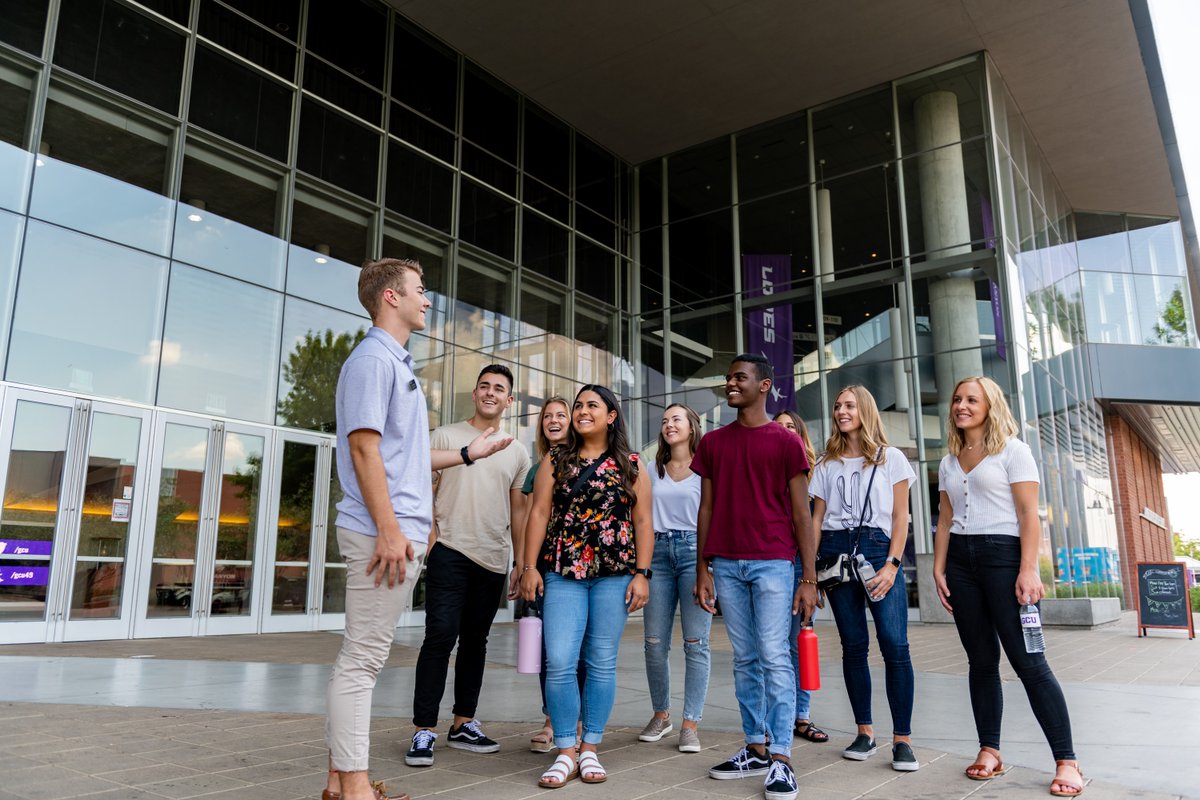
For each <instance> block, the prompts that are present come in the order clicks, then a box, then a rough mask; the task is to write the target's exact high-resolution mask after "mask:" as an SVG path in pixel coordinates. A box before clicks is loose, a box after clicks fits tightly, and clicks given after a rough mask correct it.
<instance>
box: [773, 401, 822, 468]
mask: <svg viewBox="0 0 1200 800" xmlns="http://www.w3.org/2000/svg"><path fill="white" fill-rule="evenodd" d="M780 417H787V418H788V419H790V420H791V421H792V424H793V425H795V426H796V434H797V435H798V436H799V437H800V441H802V442H804V456H805V458H807V459H808V468H809V469H812V468H813V467H815V466H816V465H817V451H816V450H814V449H813V443H812V438H811V437H810V436H809V435H808V426H807V425H805V424H804V419H803V418H802V417H801V416H800V415H799V414H797V413H796V412H795V411H792V410H791V409H787V408H785V409H784V410H783V411H780V412H779V413H778V414H776V415H775V416H774V417H773V418H772V419H773V421H775V422H778V421H779V418H780Z"/></svg>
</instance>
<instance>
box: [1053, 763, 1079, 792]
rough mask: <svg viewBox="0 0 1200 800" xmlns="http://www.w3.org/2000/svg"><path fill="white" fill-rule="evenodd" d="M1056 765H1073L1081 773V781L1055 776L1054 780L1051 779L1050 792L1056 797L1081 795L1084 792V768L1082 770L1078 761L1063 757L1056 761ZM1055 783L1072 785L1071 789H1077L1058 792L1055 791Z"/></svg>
mask: <svg viewBox="0 0 1200 800" xmlns="http://www.w3.org/2000/svg"><path fill="white" fill-rule="evenodd" d="M1054 766H1056V767H1071V768H1072V769H1074V770H1075V771H1076V772H1078V773H1079V783H1076V782H1075V781H1064V780H1060V779H1058V778H1055V779H1054V780H1052V781H1050V794H1052V795H1054V796H1055V797H1078V796H1079V795H1081V794H1083V770H1081V769H1080V768H1079V762H1078V761H1072V760H1071V759H1063V760H1061V761H1055V762H1054ZM1055 784H1057V785H1059V786H1067V787H1070V788H1071V789H1074V790H1075V791H1073V792H1056V791H1054V786H1055Z"/></svg>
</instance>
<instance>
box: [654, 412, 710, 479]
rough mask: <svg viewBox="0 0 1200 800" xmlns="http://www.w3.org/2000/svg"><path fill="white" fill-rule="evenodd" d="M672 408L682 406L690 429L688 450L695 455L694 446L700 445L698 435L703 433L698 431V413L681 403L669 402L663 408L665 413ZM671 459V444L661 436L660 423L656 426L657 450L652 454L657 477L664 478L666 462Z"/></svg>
mask: <svg viewBox="0 0 1200 800" xmlns="http://www.w3.org/2000/svg"><path fill="white" fill-rule="evenodd" d="M672 408H682V409H683V413H684V416H686V417H687V421H688V426H689V427H690V428H691V429H692V430H691V432H690V433H689V434H688V452H689V453H691V454H692V455H696V448H697V447H699V446H700V437H701V436H703V435H704V434H703V433H701V432H700V415H699V414H697V413H696V412H695V411H693V410H692V409H691V408H689V407H688V406H685V405H684V404H683V403H671V405H669V406H667V407H666V408H664V409H663V414H664V415H665V414H666V413H667V412H668V411H670V410H671V409H672ZM670 460H671V445H669V444H667V440H666V438H664V437H663V432H662V425H659V426H658V452H657V453H655V454H654V467H655V469H657V470H658V477H660V478H664V477H666V474H667V462H668V461H670Z"/></svg>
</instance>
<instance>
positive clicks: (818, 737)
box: [792, 720, 829, 744]
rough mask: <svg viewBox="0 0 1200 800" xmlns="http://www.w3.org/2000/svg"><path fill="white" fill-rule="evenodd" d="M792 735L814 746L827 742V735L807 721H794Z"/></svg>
mask: <svg viewBox="0 0 1200 800" xmlns="http://www.w3.org/2000/svg"><path fill="white" fill-rule="evenodd" d="M802 726H803V727H802ZM792 733H794V734H795V735H796V736H799V737H800V738H801V739H807V740H808V741H810V742H814V743H816V744H822V743H824V742H828V741H829V734H828V733H826V732H825V731H823V730H821V729H820V728H818V727H817V726H816V725H813V724H812V722H810V721H807V720H796V727H795V728H793V729H792Z"/></svg>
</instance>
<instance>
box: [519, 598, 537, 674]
mask: <svg viewBox="0 0 1200 800" xmlns="http://www.w3.org/2000/svg"><path fill="white" fill-rule="evenodd" d="M541 671H542V618H541V617H539V616H537V615H536V614H534V613H533V610H532V609H531V608H529V607H528V606H527V607H526V611H525V616H523V617H521V621H520V622H518V623H517V672H520V673H523V674H526V675H537V674H538V673H539V672H541Z"/></svg>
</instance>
